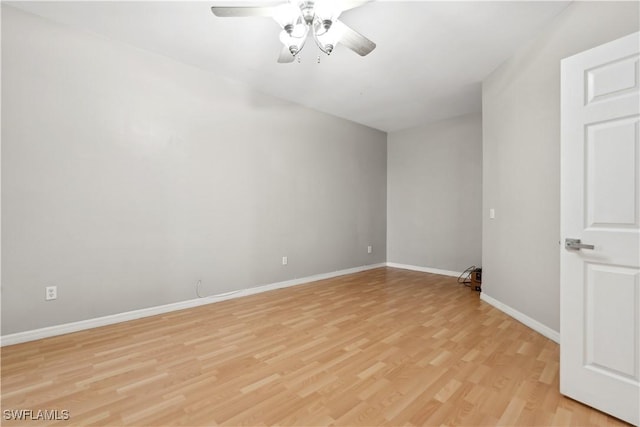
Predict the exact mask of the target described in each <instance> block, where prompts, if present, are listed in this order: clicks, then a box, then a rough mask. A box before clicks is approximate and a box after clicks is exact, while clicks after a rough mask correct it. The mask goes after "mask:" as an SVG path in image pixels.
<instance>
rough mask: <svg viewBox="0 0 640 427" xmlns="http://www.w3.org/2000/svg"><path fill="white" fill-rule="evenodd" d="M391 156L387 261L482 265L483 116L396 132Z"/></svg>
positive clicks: (447, 266)
mask: <svg viewBox="0 0 640 427" xmlns="http://www.w3.org/2000/svg"><path fill="white" fill-rule="evenodd" d="M387 150H388V161H387V172H388V176H387V188H388V192H389V195H388V198H387V217H388V223H387V259H388V261H389V262H394V263H399V264H408V265H412V266H418V267H427V268H436V269H442V270H450V271H458V272H460V271H463V270H464V269H466V268H467V267H469V266H471V265H477V266H479V265H481V250H482V234H481V232H482V224H481V222H482V220H481V208H482V116H481V115H480V114H471V115H466V116H462V117H456V118H453V119H449V120H444V121H440V122H436V123H431V124H428V125H425V126H421V127H418V128H414V129H408V130H404V131H400V132H392V133H390V134H389V136H388V148H387Z"/></svg>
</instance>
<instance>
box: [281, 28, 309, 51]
mask: <svg viewBox="0 0 640 427" xmlns="http://www.w3.org/2000/svg"><path fill="white" fill-rule="evenodd" d="M303 27H304V30H305V31H304V32H303V33H302V35H301V36H300V37H294V35H293V32H292V34H289V33H288V32H287V31H286V30H283V31H282V32H280V41H281V42H282V44H283V45H284V46H285V47H286V48H287V49H289V52H290V53H291V55H293V56H296V55H297V54H298V53H299V52H300V51H301V50H302V48H303V47H304V43H305V42H306V41H307V33H308V31H309V28H308V27H307V26H306V25H305V26H303Z"/></svg>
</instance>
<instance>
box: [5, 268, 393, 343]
mask: <svg viewBox="0 0 640 427" xmlns="http://www.w3.org/2000/svg"><path fill="white" fill-rule="evenodd" d="M385 266H386V263H380V264H371V265H363V266H361V267H354V268H348V269H346V270H339V271H333V272H330V273H322V274H316V275H313V276H307V277H302V278H299V279H292V280H286V281H284V282H277V283H270V284H268V285H263V286H258V287H255V288H247V289H241V290H238V291H232V292H227V293H224V294H220V295H213V296H208V297H205V298H197V299H192V300H187V301H180V302H176V303H172V304H165V305H160V306H156V307H149V308H143V309H140V310H133V311H127V312H125V313H118V314H112V315H110V316H103V317H97V318H94V319H87V320H81V321H78V322H71V323H65V324H62V325H55V326H49V327H46V328H40V329H33V330H31V331H24V332H17V333H15V334H9V335H4V336H2V337H0V347H4V346H7V345H13V344H19V343H23V342H27V341H35V340H39V339H42V338H49V337H54V336H57V335H64V334H68V333H71V332H78V331H83V330H86V329H92V328H97V327H100V326H107V325H113V324H114V323H121V322H126V321H128V320H134V319H140V318H142V317H149V316H156V315H158V314H164V313H169V312H171V311H177V310H184V309H186V308H192V307H198V306H201V305H206V304H213V303H216V302H220V301H225V300H229V299H233V298H240V297H243V296H248V295H254V294H259V293H262V292H266V291H271V290H274V289H280V288H287V287H290V286H297V285H302V284H305V283H309V282H315V281H318V280H324V279H330V278H332V277H338V276H344V275H345V274H353V273H359V272H361V271H365V270H371V269H374V268H380V267H385Z"/></svg>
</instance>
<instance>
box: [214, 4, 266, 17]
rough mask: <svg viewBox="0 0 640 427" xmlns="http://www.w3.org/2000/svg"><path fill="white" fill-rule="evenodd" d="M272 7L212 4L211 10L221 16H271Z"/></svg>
mask: <svg viewBox="0 0 640 427" xmlns="http://www.w3.org/2000/svg"><path fill="white" fill-rule="evenodd" d="M274 9H275V8H274V7H249V6H235V7H234V6H212V7H211V12H213V14H214V15H216V16H219V17H221V18H243V17H246V16H267V17H268V16H273V12H274Z"/></svg>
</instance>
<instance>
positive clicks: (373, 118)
mask: <svg viewBox="0 0 640 427" xmlns="http://www.w3.org/2000/svg"><path fill="white" fill-rule="evenodd" d="M236 3H239V4H247V3H248V2H247V1H243V2H242V3H240V2H239V1H236V2H234V1H232V0H226V1H224V0H211V1H204V2H202V1H199V2H184V1H180V2H178V1H174V2H160V1H140V2H124V1H106V2H97V1H75V2H73V1H72V2H52V1H45V2H11V3H10V4H11V5H12V6H14V7H17V8H20V9H22V10H25V11H28V12H32V13H35V14H37V15H41V16H43V17H46V18H49V19H51V20H54V21H57V22H61V23H64V24H67V25H69V26H72V27H76V28H79V29H82V30H87V31H91V32H94V33H98V34H101V35H103V36H106V37H108V38H112V39H116V40H119V41H122V42H125V43H128V44H131V45H134V46H137V47H140V48H143V49H147V50H150V51H153V52H156V53H159V54H162V55H165V56H168V57H171V58H174V59H176V60H178V61H181V62H184V63H187V64H191V65H195V66H197V67H200V68H203V69H206V70H209V71H212V72H213V73H215V74H217V75H223V76H226V77H230V78H234V79H237V80H240V81H243V82H245V83H247V84H248V85H250V86H251V87H253V88H255V89H257V90H259V91H262V92H265V93H268V94H271V95H275V96H277V97H280V98H284V99H288V100H290V101H293V102H296V103H299V104H302V105H305V106H308V107H311V108H313V109H316V110H320V111H323V112H326V113H329V114H333V115H335V116H339V117H343V118H345V119H348V120H352V121H355V122H358V123H362V124H364V125H367V126H370V127H373V128H377V129H380V130H384V131H396V130H400V129H405V128H410V127H414V126H418V125H420V124H423V123H428V122H432V121H435V120H440V119H444V118H448V117H453V116H458V115H462V114H466V113H470V112H476V111H480V110H481V82H482V80H483V79H484V78H485V77H486V76H487V75H488V74H489V73H491V71H492V70H494V69H495V68H496V67H497V66H498V65H500V63H502V62H503V61H504V60H506V59H507V58H508V57H509V56H510V55H511V54H512V53H513V52H514V51H515V49H516V48H517V47H518V46H520V45H522V44H523V43H526V42H527V41H529V40H531V39H532V38H533V37H535V34H536V33H537V32H538V31H540V30H541V28H543V27H544V26H545V25H547V24H548V23H549V22H550V21H551V20H552V19H553V18H554V17H555V16H556V15H557V14H558V13H560V12H561V11H562V10H563V9H564V8H565V7H567V5H568V4H569V2H567V1H550V2H542V1H510V2H509V1H507V2H493V1H476V2H461V1H439V2H433V1H412V2H401V1H380V2H371V3H368V4H366V5H364V6H361V7H359V8H356V9H353V10H350V11H347V12H345V13H344V14H343V15H342V17H341V20H342V21H343V22H345V23H346V24H347V25H350V26H351V27H352V28H354V29H355V30H357V31H359V32H360V33H362V34H364V35H365V36H367V37H368V38H370V39H371V40H373V41H374V42H376V43H377V45H378V46H377V48H376V49H375V50H374V51H373V52H372V53H371V54H370V55H368V56H366V57H360V56H358V55H356V54H355V53H354V52H351V51H349V50H348V49H346V48H344V47H342V46H338V47H337V48H336V50H335V51H334V53H333V54H332V55H331V56H330V57H326V56H324V54H322V56H321V62H320V63H317V57H318V55H319V51H318V49H317V48H316V47H315V46H314V45H313V44H311V43H309V44H307V45H306V46H305V48H304V50H303V51H302V53H301V54H300V55H301V59H302V62H301V63H292V64H278V63H276V59H277V57H278V53H279V52H280V49H281V44H280V42H279V40H278V34H279V32H280V28H279V27H278V25H277V24H276V23H275V21H273V20H272V19H270V18H218V17H215V16H214V15H213V14H212V13H211V12H210V10H209V8H210V6H212V5H230V4H236ZM249 3H250V4H260V3H261V1H260V0H258V1H255V2H249Z"/></svg>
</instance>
